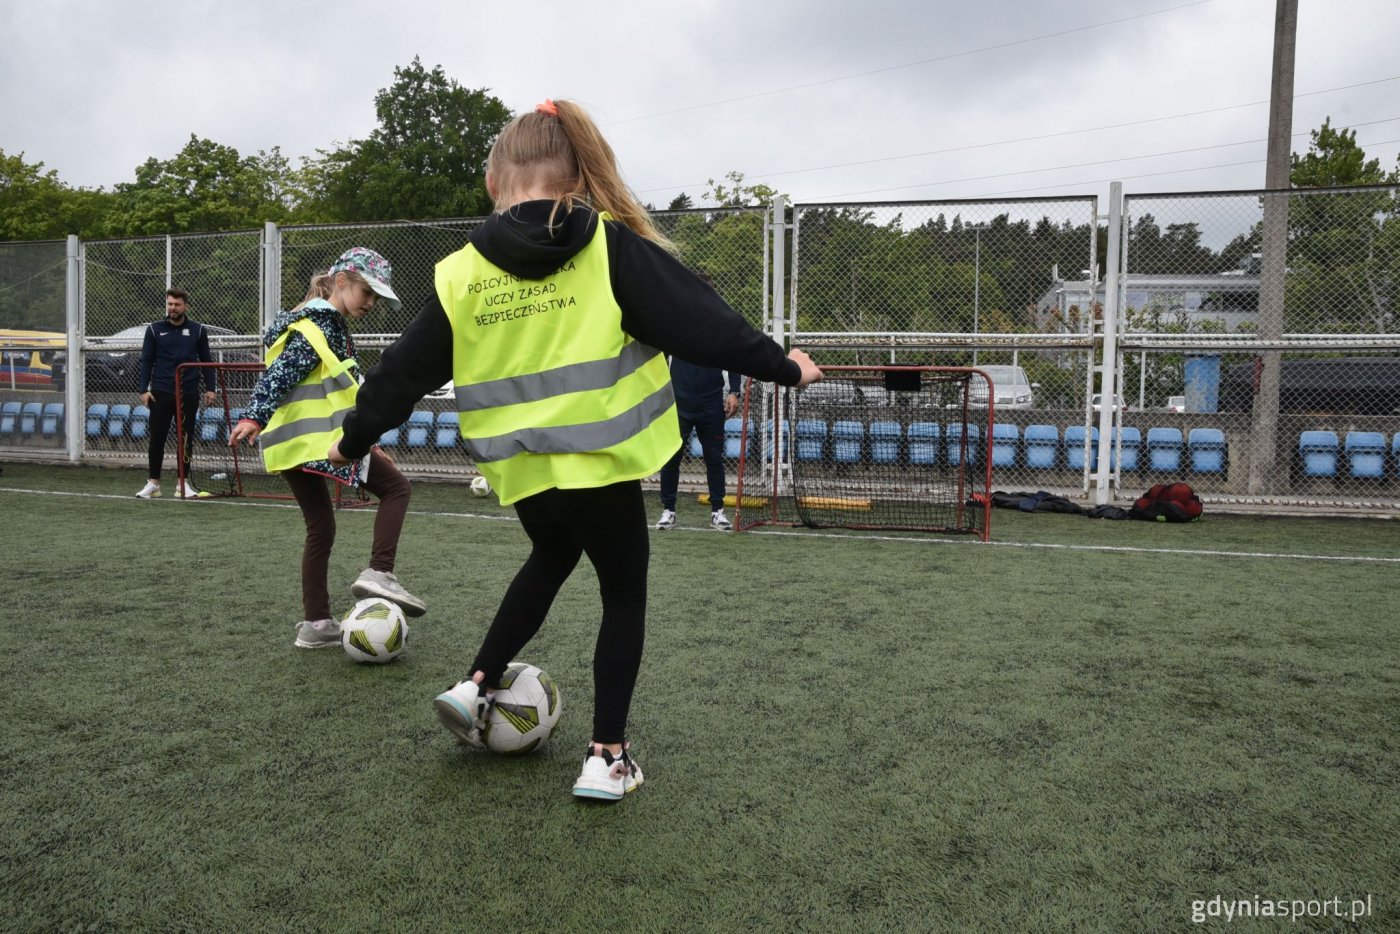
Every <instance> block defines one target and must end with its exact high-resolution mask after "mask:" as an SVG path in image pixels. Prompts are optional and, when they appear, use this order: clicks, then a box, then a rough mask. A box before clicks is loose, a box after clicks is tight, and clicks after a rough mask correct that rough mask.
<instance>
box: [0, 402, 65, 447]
mask: <svg viewBox="0 0 1400 934" xmlns="http://www.w3.org/2000/svg"><path fill="white" fill-rule="evenodd" d="M62 433H63V403H62V402H49V403H47V404H45V403H40V402H25V403H19V402H15V401H13V400H12V401H10V402H6V403H5V404H4V405H3V406H0V436H3V435H35V434H37V435H41V436H42V437H45V438H50V437H53V436H55V435H61V434H62Z"/></svg>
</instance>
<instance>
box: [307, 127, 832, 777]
mask: <svg viewBox="0 0 1400 934" xmlns="http://www.w3.org/2000/svg"><path fill="white" fill-rule="evenodd" d="M486 187H487V190H488V191H489V192H490V194H491V197H492V199H493V200H494V202H495V207H496V211H495V213H494V214H493V215H492V216H491V217H490V218H489V219H488V220H487V221H486V222H485V223H484V224H483V225H482V226H481V227H479V228H478V229H477V230H476V231H474V232H473V233H472V235H471V238H470V242H469V243H468V245H467V246H466V247H464V248H463V249H462V250H460V251H459V252H457V253H454V254H452V255H451V256H449V257H447V258H446V259H444V260H442V261H441V262H440V263H439V264H438V266H437V270H436V274H435V285H436V294H435V295H434V296H433V298H432V299H431V300H430V301H429V302H428V304H427V307H425V308H424V309H423V310H422V312H421V313H420V314H419V315H418V316H417V317H416V318H415V319H414V320H413V323H412V324H411V325H410V326H409V328H408V329H407V330H406V331H405V332H404V334H403V336H402V337H401V338H400V339H399V340H398V341H397V342H396V343H395V344H394V345H393V346H392V347H390V348H389V349H387V350H386V351H385V352H384V355H383V358H382V359H381V361H380V365H379V366H378V367H377V368H376V369H375V372H374V373H373V374H372V375H371V376H370V377H369V378H368V380H367V381H366V383H365V385H364V386H363V387H362V388H361V391H360V394H359V396H358V398H357V400H356V408H355V409H354V410H352V411H351V412H350V413H349V414H348V415H346V417H345V424H344V429H345V434H344V437H343V438H341V440H340V442H339V443H338V445H337V446H334V447H332V448H331V449H330V452H329V457H330V459H331V461H332V462H333V463H338V464H343V463H347V462H349V461H351V460H353V459H355V458H358V457H361V456H363V455H364V453H365V452H366V451H368V450H369V449H370V447H371V445H372V444H373V443H374V440H375V439H376V438H377V437H379V434H380V433H381V432H383V431H384V430H385V429H387V428H389V427H391V426H392V425H397V424H399V423H400V422H402V421H403V419H404V418H406V417H407V416H408V413H409V412H410V411H412V409H413V406H414V404H415V403H416V402H417V400H418V399H420V398H422V396H424V395H425V394H426V393H428V392H430V391H432V390H434V389H436V388H438V387H439V386H441V385H443V383H445V382H447V381H448V380H451V381H452V382H453V384H454V386H455V392H456V396H457V410H458V420H459V424H460V426H461V431H462V435H463V437H464V438H465V439H466V446H467V449H468V451H469V452H470V453H471V455H472V459H473V460H474V461H475V462H476V466H477V469H478V470H480V471H481V473H482V474H483V475H484V476H485V477H486V478H487V479H488V480H489V481H490V483H491V485H492V486H493V487H494V488H495V490H496V491H497V493H498V495H499V496H500V500H501V502H502V503H503V504H514V506H515V509H516V513H517V514H518V515H519V517H520V522H521V525H522V526H523V527H524V529H525V534H526V535H528V536H529V537H530V542H531V546H532V550H531V552H530V556H529V558H528V559H526V561H525V564H524V566H523V567H522V568H521V569H520V571H519V572H518V573H517V574H516V576H515V580H514V581H513V582H512V583H511V585H510V587H509V588H508V589H507V591H506V594H505V598H504V599H503V600H502V602H501V605H500V608H499V609H498V610H497V612H496V616H495V619H494V620H493V621H492V622H491V625H490V628H489V629H488V630H487V632H486V636H485V639H484V641H483V642H482V645H481V648H480V649H479V650H478V652H477V654H476V657H475V659H474V660H473V661H472V664H471V669H470V671H471V675H470V677H468V678H467V679H466V680H463V681H461V682H459V683H457V684H456V685H454V686H452V687H451V688H450V689H449V690H447V691H445V692H443V693H442V694H440V695H438V697H437V699H436V700H435V701H434V706H435V707H436V710H437V712H438V716H439V717H440V719H441V720H442V722H443V724H444V725H445V726H446V727H447V728H448V729H449V730H451V731H452V732H453V733H454V734H456V735H457V737H458V738H459V739H460V740H462V741H464V742H467V743H469V744H472V745H480V728H481V723H482V717H483V716H484V714H485V712H486V710H487V709H488V705H489V703H490V700H491V691H492V689H493V688H494V687H497V686H499V684H500V678H501V676H502V674H503V673H504V670H505V668H506V665H507V664H508V663H509V662H510V661H511V660H512V659H514V658H515V657H516V655H517V653H518V652H520V650H521V649H523V648H524V647H525V644H526V643H527V642H529V641H530V639H531V637H533V636H534V635H535V633H536V631H538V629H539V628H540V625H541V624H542V623H543V622H544V619H545V616H546V614H547V613H548V612H549V608H550V605H551V604H552V603H553V602H554V597H555V595H556V594H557V593H558V592H559V588H560V587H561V586H563V584H564V581H565V580H566V579H568V577H569V575H570V574H571V573H572V572H573V570H574V567H575V566H576V565H577V564H578V561H579V559H580V558H581V557H582V556H584V555H587V556H588V560H589V561H590V562H591V563H592V565H593V568H594V570H595V571H596V572H597V574H598V584H599V590H600V592H601V596H602V603H603V613H602V623H601V625H600V628H599V631H598V640H597V644H596V646H595V648H594V653H593V692H594V704H593V733H592V737H593V738H592V741H591V742H590V743H589V744H588V749H587V751H586V752H585V755H584V763H583V771H582V774H581V775H580V776H579V778H578V780H577V781H576V782H575V783H574V787H573V793H574V794H575V795H577V796H579V797H582V798H593V799H601V800H605V801H615V800H618V799H620V798H621V797H622V796H623V795H624V794H625V793H626V792H629V791H632V790H634V789H635V788H637V787H638V786H639V785H640V784H641V783H642V770H641V769H640V768H639V767H638V766H637V763H636V760H635V759H634V758H633V756H632V754H631V751H630V748H629V744H628V742H627V738H626V728H627V714H628V710H629V707H630V704H631V700H632V690H633V686H634V685H635V684H636V680H637V670H638V667H639V665H640V663H641V658H642V643H643V638H644V634H645V622H646V596H647V562H648V558H649V553H648V542H647V534H648V523H647V516H646V506H645V503H644V501H643V498H642V485H641V481H642V479H643V478H644V477H649V476H651V475H653V474H655V473H656V472H657V471H659V470H660V469H661V467H662V466H663V465H664V464H665V463H666V462H667V461H668V460H669V459H670V457H671V455H672V454H673V453H674V452H675V451H676V449H677V448H678V447H679V446H680V429H679V425H678V422H677V420H676V405H675V399H674V397H673V396H672V393H671V383H670V373H669V370H668V369H667V366H666V360H665V357H664V356H663V353H667V354H676V355H679V356H681V357H682V358H684V359H686V360H689V361H691V362H693V363H696V364H699V365H702V366H719V367H724V368H726V369H731V370H736V371H738V372H741V373H746V374H749V375H751V376H754V377H756V378H758V379H764V380H772V381H775V382H778V383H781V384H783V385H786V386H798V385H806V384H807V383H809V382H812V381H813V380H816V379H819V378H820V377H821V372H820V371H819V370H818V369H817V368H816V367H815V366H814V365H813V364H812V361H811V359H810V358H809V357H808V356H807V355H806V354H805V353H803V352H802V351H800V350H794V351H793V352H792V353H791V354H784V353H783V349H782V347H780V346H779V345H778V344H776V343H774V342H773V341H772V340H770V339H769V338H768V337H766V336H765V335H763V334H762V333H760V332H759V331H756V330H754V329H753V328H752V327H750V326H749V325H748V324H747V323H746V322H745V321H744V319H743V318H742V317H740V316H739V314H738V313H737V312H735V311H734V310H733V309H731V308H730V307H729V306H728V305H726V304H725V303H724V301H723V300H722V299H721V298H720V297H719V295H718V294H717V293H716V292H715V290H714V289H712V288H710V287H709V286H708V285H706V284H705V283H703V282H701V281H700V279H699V278H697V277H696V276H695V274H694V273H692V272H691V271H689V270H688V269H686V268H685V267H684V266H683V265H682V264H681V263H680V262H678V261H677V260H676V258H675V256H674V255H673V252H674V248H673V247H672V246H671V244H670V243H669V242H668V241H667V240H666V239H665V238H664V237H663V236H662V235H661V234H660V233H659V232H658V231H657V230H656V228H655V227H654V226H653V225H652V223H651V219H650V217H648V215H647V213H646V210H645V208H643V207H642V205H641V204H640V203H639V202H638V201H637V199H636V197H635V196H634V195H633V194H632V192H631V191H630V190H629V189H628V188H627V186H626V185H625V184H624V183H623V181H622V178H621V175H620V173H619V171H618V168H617V164H616V162H615V160H614V157H613V152H612V149H611V147H610V146H609V145H608V143H607V142H606V141H605V140H604V139H603V137H602V135H601V134H600V133H599V131H598V128H597V126H596V125H594V123H593V121H592V120H591V119H590V118H589V116H588V115H587V113H585V112H584V110H583V109H582V108H580V107H579V106H578V105H577V104H574V103H572V102H569V101H557V102H553V101H545V102H544V103H543V104H541V105H539V106H538V107H536V108H535V109H534V111H532V112H531V113H527V114H523V115H522V116H520V117H517V118H516V119H515V120H514V121H512V122H511V123H510V124H509V125H508V126H507V127H506V128H505V129H504V130H503V131H502V132H501V135H500V137H499V138H498V139H497V140H496V144H495V146H493V147H492V150H491V156H490V159H489V160H488V162H487V169H486Z"/></svg>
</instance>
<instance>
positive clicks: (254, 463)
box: [175, 363, 370, 507]
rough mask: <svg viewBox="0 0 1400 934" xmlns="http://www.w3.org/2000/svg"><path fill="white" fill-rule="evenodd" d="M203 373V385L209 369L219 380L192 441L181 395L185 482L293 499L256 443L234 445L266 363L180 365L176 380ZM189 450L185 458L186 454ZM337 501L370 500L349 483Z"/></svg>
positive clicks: (227, 492) (228, 492)
mask: <svg viewBox="0 0 1400 934" xmlns="http://www.w3.org/2000/svg"><path fill="white" fill-rule="evenodd" d="M189 369H193V370H198V371H200V372H199V382H200V385H201V386H204V385H206V383H205V380H204V372H203V371H205V370H213V371H214V378H215V387H216V388H215V390H214V396H215V398H214V404H213V405H201V406H200V409H199V414H198V416H196V418H195V424H194V438H193V439H192V440H191V441H190V442H189V443H188V444H187V443H186V438H185V421H184V417H183V413H182V412H181V411H180V407H181V405H182V399H181V397H180V396H177V397H176V400H175V405H176V418H175V424H176V425H177V426H178V431H179V435H180V437H179V443H178V444H177V445H176V450H177V451H178V452H179V458H178V461H177V463H178V465H179V472H180V477H181V479H182V480H186V479H187V480H189V482H190V483H191V484H192V485H193V486H194V488H195V489H197V490H199V491H201V492H203V493H207V494H209V495H210V496H247V497H255V498H264V499H291V498H292V494H291V490H290V489H288V487H287V483H286V481H284V480H283V479H282V478H280V477H277V476H274V475H272V474H269V473H268V472H267V469H266V468H265V467H264V466H263V459H262V451H261V449H260V448H259V447H258V446H257V445H253V446H252V447H249V446H248V445H240V446H238V447H236V448H235V447H230V446H229V443H228V439H229V433H230V432H231V431H232V430H233V426H234V425H236V424H238V420H239V419H240V418H242V417H243V411H244V409H246V408H247V407H248V403H249V401H250V400H251V399H252V396H253V388H254V387H255V386H257V384H258V379H259V377H261V376H262V374H263V370H264V369H265V367H264V366H263V365H262V364H261V363H183V364H181V365H180V366H179V367H178V368H177V373H176V377H175V378H176V384H177V385H184V384H183V383H182V382H180V380H182V379H184V371H186V370H189ZM201 401H202V396H201ZM186 450H188V451H189V452H190V454H189V459H188V460H186V457H185V452H186ZM333 487H334V490H335V493H334V495H335V498H336V504H337V505H339V506H342V507H346V506H357V505H362V504H364V503H368V502H370V499H369V497H368V496H367V495H366V494H365V493H364V491H362V490H352V489H349V488H347V487H346V486H345V485H344V484H340V483H336V484H333Z"/></svg>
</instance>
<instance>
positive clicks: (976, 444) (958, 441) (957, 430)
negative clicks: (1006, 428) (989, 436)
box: [943, 423, 982, 467]
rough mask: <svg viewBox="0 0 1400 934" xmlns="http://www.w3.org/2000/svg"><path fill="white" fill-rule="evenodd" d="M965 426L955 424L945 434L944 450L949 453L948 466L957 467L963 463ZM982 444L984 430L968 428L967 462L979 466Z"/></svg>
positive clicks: (973, 427) (974, 426)
mask: <svg viewBox="0 0 1400 934" xmlns="http://www.w3.org/2000/svg"><path fill="white" fill-rule="evenodd" d="M962 429H963V426H962V425H961V424H960V423H959V424H953V425H949V426H948V431H947V433H946V434H944V436H943V437H944V439H945V441H944V445H943V447H944V450H946V451H947V452H948V455H947V456H948V466H950V467H956V466H958V465H959V464H961V463H962V452H963V434H962ZM981 442H982V429H981V428H980V427H979V426H977V425H968V426H967V462H968V464H977V463H979V462H980V461H981V457H979V456H978V455H979V454H980V451H979V450H978V449H979V448H980V447H981Z"/></svg>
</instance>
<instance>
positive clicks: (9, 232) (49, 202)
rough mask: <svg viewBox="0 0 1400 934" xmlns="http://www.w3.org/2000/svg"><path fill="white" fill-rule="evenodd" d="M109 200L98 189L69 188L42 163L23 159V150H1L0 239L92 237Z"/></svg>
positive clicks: (97, 229)
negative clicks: (12, 153)
mask: <svg viewBox="0 0 1400 934" xmlns="http://www.w3.org/2000/svg"><path fill="white" fill-rule="evenodd" d="M110 199H111V195H110V194H109V193H107V192H105V191H103V190H101V189H90V188H70V187H68V186H67V185H65V184H64V183H63V182H62V181H61V180H60V179H59V177H58V173H57V172H56V171H54V170H52V169H50V170H49V171H47V172H45V171H44V163H42V162H35V163H32V164H31V163H28V162H25V161H24V153H20V154H19V155H14V156H12V155H7V154H6V153H5V151H4V150H0V240H57V239H59V238H62V237H66V236H67V235H69V234H78V235H79V236H95V235H96V234H97V233H98V232H99V230H100V229H101V215H102V213H103V211H104V210H105V209H106V207H107V204H108V202H109V201H110Z"/></svg>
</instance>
